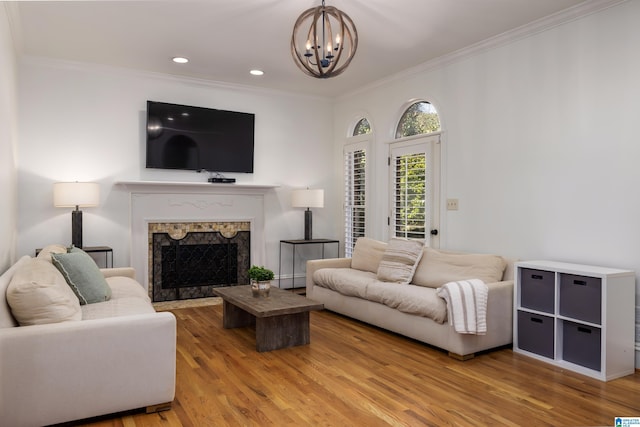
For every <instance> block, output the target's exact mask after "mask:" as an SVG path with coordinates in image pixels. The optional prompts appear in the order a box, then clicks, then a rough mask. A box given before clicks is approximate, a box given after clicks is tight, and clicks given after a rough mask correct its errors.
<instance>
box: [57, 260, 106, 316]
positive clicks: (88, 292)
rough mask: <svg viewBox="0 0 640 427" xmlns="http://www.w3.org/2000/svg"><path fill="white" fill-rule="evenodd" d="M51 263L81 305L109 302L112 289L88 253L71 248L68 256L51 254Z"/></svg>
mask: <svg viewBox="0 0 640 427" xmlns="http://www.w3.org/2000/svg"><path fill="white" fill-rule="evenodd" d="M51 261H52V262H53V265H55V266H56V268H57V269H58V270H60V272H61V273H62V275H63V276H64V279H65V280H66V281H67V283H68V284H69V286H70V287H71V289H72V290H73V292H74V293H75V294H76V296H77V297H78V299H79V300H80V304H81V305H85V304H91V303H94V302H102V301H107V300H109V298H111V288H110V287H109V285H108V284H107V281H106V279H105V278H104V275H103V274H102V272H101V271H100V269H99V268H98V266H97V265H96V263H95V261H94V260H93V258H91V256H89V254H88V253H86V252H85V251H83V250H81V249H78V248H71V251H70V252H69V253H66V254H51Z"/></svg>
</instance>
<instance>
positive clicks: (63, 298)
mask: <svg viewBox="0 0 640 427" xmlns="http://www.w3.org/2000/svg"><path fill="white" fill-rule="evenodd" d="M6 295H7V302H8V303H9V307H11V313H12V314H13V317H15V319H16V320H17V321H18V323H19V324H20V325H21V326H27V325H41V324H45V323H58V322H66V321H75V320H81V319H82V312H81V311H80V302H79V301H78V297H76V295H75V294H74V293H73V291H72V290H71V288H69V286H68V285H67V283H66V281H65V280H64V277H63V276H62V274H61V273H60V272H59V271H58V270H57V269H56V268H55V267H54V266H53V265H52V264H51V263H50V262H48V261H45V260H42V259H37V258H32V259H30V260H28V261H27V262H25V263H24V264H23V265H22V266H20V268H19V269H18V270H17V271H16V272H15V273H14V275H13V277H12V278H11V282H10V283H9V286H8V287H7V292H6Z"/></svg>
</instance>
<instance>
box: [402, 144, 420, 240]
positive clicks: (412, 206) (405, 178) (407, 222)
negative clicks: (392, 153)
mask: <svg viewBox="0 0 640 427" xmlns="http://www.w3.org/2000/svg"><path fill="white" fill-rule="evenodd" d="M425 175H426V156H425V155H424V153H420V154H413V155H407V156H400V157H398V158H396V184H395V187H396V190H395V196H396V201H395V210H396V212H395V218H396V223H395V228H396V229H395V235H396V236H397V237H406V238H409V239H424V238H425V223H426V206H425V201H426V180H425Z"/></svg>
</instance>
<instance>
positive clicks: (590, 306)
mask: <svg viewBox="0 0 640 427" xmlns="http://www.w3.org/2000/svg"><path fill="white" fill-rule="evenodd" d="M559 307H560V314H561V315H562V316H566V317H571V318H573V319H576V320H584V321H585V322H591V323H595V324H598V325H600V324H601V321H602V320H601V317H602V280H601V279H600V278H598V277H586V276H576V275H573V274H564V273H562V274H560V301H559Z"/></svg>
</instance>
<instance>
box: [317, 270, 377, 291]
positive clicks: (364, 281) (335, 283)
mask: <svg viewBox="0 0 640 427" xmlns="http://www.w3.org/2000/svg"><path fill="white" fill-rule="evenodd" d="M313 281H314V283H315V284H316V285H318V286H322V287H323V288H327V289H331V290H332V291H336V292H339V293H341V294H342V295H348V296H353V297H359V298H366V294H367V285H368V284H369V283H371V282H375V281H376V275H375V274H374V273H371V272H370V271H361V270H356V269H353V268H321V269H319V270H316V271H315V272H314V273H313Z"/></svg>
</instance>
